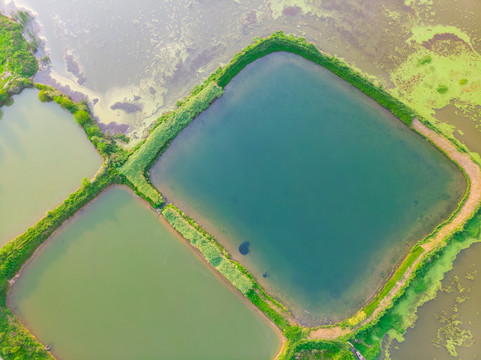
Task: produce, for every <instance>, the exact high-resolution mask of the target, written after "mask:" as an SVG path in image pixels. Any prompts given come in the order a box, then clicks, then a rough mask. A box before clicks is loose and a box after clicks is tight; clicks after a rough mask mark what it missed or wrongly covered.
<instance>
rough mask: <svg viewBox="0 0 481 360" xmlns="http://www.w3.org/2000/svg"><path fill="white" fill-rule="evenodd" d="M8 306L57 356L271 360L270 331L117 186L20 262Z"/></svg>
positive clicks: (69, 359)
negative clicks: (24, 262) (19, 268)
mask: <svg viewBox="0 0 481 360" xmlns="http://www.w3.org/2000/svg"><path fill="white" fill-rule="evenodd" d="M8 302H9V306H10V307H11V308H12V309H13V311H14V313H15V314H17V315H18V317H19V318H20V320H21V321H22V322H23V323H24V324H25V325H26V326H27V328H28V329H29V330H30V331H32V332H33V333H34V334H35V335H36V336H37V337H38V338H39V340H40V341H41V342H42V343H43V344H51V346H52V349H53V353H54V355H55V356H56V357H58V358H59V359H63V360H83V359H92V360H95V359H99V360H109V359H111V360H114V359H115V360H121V359H125V360H131V359H226V358H229V359H266V360H267V359H272V358H274V357H275V354H276V353H277V352H278V351H279V347H280V339H279V337H278V334H276V331H274V329H273V328H272V327H271V326H270V325H269V324H268V323H267V322H266V321H265V320H264V319H263V318H262V316H261V315H260V314H259V313H258V312H257V311H255V310H254V309H253V308H252V307H251V306H250V305H249V304H248V303H247V301H245V300H244V299H242V297H241V296H239V295H238V294H237V293H236V292H235V291H234V290H232V289H231V288H230V287H228V286H227V285H226V284H224V283H223V281H222V280H221V279H219V277H218V276H217V275H216V274H215V273H214V272H213V271H212V270H211V269H210V268H208V267H207V266H206V265H205V264H204V263H203V262H202V261H201V260H200V258H199V257H198V256H197V255H196V254H195V253H194V252H193V250H192V249H191V248H190V245H188V244H186V243H185V242H184V240H183V239H180V238H179V237H177V236H176V235H174V233H173V232H172V230H171V229H170V228H169V227H168V226H167V225H166V224H165V223H164V222H163V221H161V220H159V217H158V216H157V215H156V214H155V213H154V212H153V211H151V210H150V209H148V208H147V207H146V206H145V204H144V203H143V202H141V201H140V200H138V199H135V198H134V196H133V195H132V193H131V192H130V191H129V190H127V189H126V188H123V187H119V186H115V187H113V188H110V189H109V190H107V191H106V192H104V193H103V194H101V195H100V196H99V197H98V198H97V199H96V200H94V202H93V203H92V204H90V205H88V206H87V207H86V208H84V209H82V210H81V211H80V213H79V214H77V215H76V216H75V217H74V218H72V219H71V220H69V221H68V222H67V223H66V224H64V225H63V226H62V227H61V228H60V229H59V230H58V231H57V232H56V233H55V234H54V235H53V236H52V237H51V238H50V239H49V240H47V243H46V244H45V245H44V246H43V247H41V249H40V250H39V251H38V253H37V254H36V255H35V256H34V257H33V259H32V260H31V261H30V262H29V263H28V264H27V265H26V266H25V268H24V270H23V272H22V275H21V276H20V278H19V279H18V280H17V282H16V283H15V285H14V286H13V288H12V290H11V291H10V293H9V295H8Z"/></svg>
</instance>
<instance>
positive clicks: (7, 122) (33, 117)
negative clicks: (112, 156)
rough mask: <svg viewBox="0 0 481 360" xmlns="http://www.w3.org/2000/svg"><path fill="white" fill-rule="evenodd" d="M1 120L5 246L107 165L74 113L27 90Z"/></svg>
mask: <svg viewBox="0 0 481 360" xmlns="http://www.w3.org/2000/svg"><path fill="white" fill-rule="evenodd" d="M13 99H14V103H13V105H11V106H5V107H3V108H2V112H3V116H2V119H1V120H0V174H1V175H0V199H1V201H0V218H1V219H2V221H1V226H0V246H2V245H4V244H5V243H6V242H7V241H9V240H12V239H13V238H15V236H17V235H20V234H21V233H22V232H24V231H25V230H27V228H28V227H29V226H32V225H34V224H35V223H36V222H37V221H38V220H40V219H41V218H42V217H43V216H44V215H45V213H46V212H47V211H48V210H51V209H53V208H54V207H55V206H57V205H59V204H60V203H62V201H63V200H64V199H65V198H67V197H68V195H69V194H70V193H72V192H74V191H75V190H76V189H78V188H79V187H80V183H81V181H82V179H83V178H84V177H87V178H91V177H92V176H94V175H95V173H96V171H97V170H98V169H99V168H100V167H101V166H102V158H101V157H100V155H99V154H98V153H97V151H96V150H95V148H94V147H93V145H92V144H91V143H90V142H89V141H88V139H87V136H86V135H85V133H84V131H83V129H82V128H81V127H80V126H78V125H77V124H76V123H75V121H74V119H73V117H72V115H71V114H70V113H69V112H68V111H66V110H63V109H61V108H60V106H59V105H57V104H55V103H42V102H40V101H39V100H38V91H37V90H33V89H29V90H24V91H23V92H22V93H21V94H20V95H16V96H15V97H14V98H13Z"/></svg>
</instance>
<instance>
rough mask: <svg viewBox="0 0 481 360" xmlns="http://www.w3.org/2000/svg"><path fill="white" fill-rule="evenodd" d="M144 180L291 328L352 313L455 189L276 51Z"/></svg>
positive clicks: (336, 91) (423, 158) (357, 103)
mask: <svg viewBox="0 0 481 360" xmlns="http://www.w3.org/2000/svg"><path fill="white" fill-rule="evenodd" d="M151 178H152V181H153V183H154V184H155V185H156V186H157V187H158V188H159V189H160V191H161V192H162V193H163V194H164V195H165V196H166V198H167V200H168V201H169V202H173V203H174V204H176V205H178V206H179V207H181V208H182V209H183V210H184V211H186V212H187V213H188V214H189V215H191V216H192V217H193V218H194V219H195V220H197V221H198V222H199V223H200V224H201V225H202V226H204V227H205V228H206V230H208V231H209V232H211V233H212V234H214V235H215V236H216V237H217V238H218V240H219V241H220V242H221V243H222V244H224V245H225V246H226V248H227V249H228V250H229V251H230V253H231V254H232V255H233V257H234V258H236V259H238V260H239V261H240V262H241V263H242V264H244V265H245V266H246V267H247V268H248V269H249V270H250V271H251V272H252V273H253V275H254V276H255V277H256V279H257V280H258V281H259V282H260V283H261V284H262V285H263V286H264V287H265V288H266V289H267V290H268V291H269V292H270V293H271V294H273V295H274V296H275V297H276V298H278V299H279V300H281V301H282V302H283V303H285V304H286V305H287V306H288V308H289V309H290V310H291V312H292V313H293V314H294V316H295V317H296V318H297V319H299V320H300V321H301V322H302V323H304V324H319V323H326V322H329V321H336V320H340V319H342V318H344V317H345V316H347V315H349V314H351V313H353V312H354V311H356V310H357V309H358V308H359V307H361V306H362V305H363V304H364V303H365V302H366V301H367V300H368V299H369V297H370V296H372V295H373V293H374V292H375V291H376V290H377V289H378V288H379V286H380V285H381V284H382V282H383V281H384V280H385V279H386V278H387V277H388V275H389V274H390V273H391V271H392V270H393V266H394V265H395V264H396V263H397V262H398V261H400V260H401V258H402V256H404V255H406V254H407V252H408V250H409V248H410V247H411V246H412V245H413V244H414V243H415V242H416V241H418V240H419V239H421V238H422V237H423V236H425V235H426V234H427V233H428V232H430V231H431V230H432V229H433V228H434V227H435V226H436V225H437V224H439V223H440V222H441V221H442V220H444V219H446V218H447V217H449V215H450V213H451V212H452V211H454V209H455V208H456V204H457V202H458V201H459V200H460V199H461V198H462V195H463V194H464V191H465V187H466V184H465V179H464V177H463V175H462V174H461V173H460V171H458V170H457V169H456V167H455V166H454V165H453V164H452V163H451V162H450V161H449V160H448V159H446V158H445V157H444V156H443V155H442V154H441V153H439V152H438V151H437V150H436V149H435V148H434V147H432V146H431V145H430V144H429V143H428V142H427V141H426V140H425V139H423V138H422V137H420V136H419V135H417V134H415V133H414V132H413V131H411V130H410V129H408V128H407V127H406V126H405V125H403V124H402V123H401V121H400V120H398V119H396V118H395V117H393V116H392V115H391V114H390V113H389V112H388V111H387V110H385V109H383V108H381V107H380V106H379V105H378V104H377V103H375V102H374V101H373V100H372V99H370V98H369V97H367V96H366V95H364V94H362V93H361V92H359V91H358V90H357V89H355V88H354V87H352V86H350V85H349V84H347V83H346V82H345V81H343V80H342V79H340V78H338V77H337V76H335V75H334V74H332V73H330V72H329V71H327V70H325V69H323V68H321V67H320V66H317V65H315V64H313V63H311V62H308V61H306V60H304V59H302V58H300V57H298V56H295V55H292V54H285V53H279V54H272V55H269V56H267V57H265V58H263V59H260V60H258V61H256V62H254V63H253V64H251V65H249V66H248V67H247V68H246V69H244V70H243V71H242V72H241V73H240V74H239V75H238V76H236V78H235V79H234V80H233V81H232V82H231V83H230V84H229V85H228V86H227V87H226V89H225V94H224V95H223V96H222V98H220V99H219V100H217V101H216V102H215V103H214V104H212V105H211V107H210V108H209V109H208V110H207V111H205V112H204V113H202V114H201V115H200V116H199V117H198V118H197V119H195V120H194V121H193V122H192V123H191V124H190V125H189V126H188V127H187V129H186V130H185V131H184V132H183V133H182V134H181V135H180V136H179V137H178V138H176V139H175V141H174V142H173V143H172V145H171V146H170V148H169V149H168V150H167V151H166V153H165V154H164V155H163V156H162V157H161V158H160V160H159V161H158V163H157V164H156V165H155V166H154V167H153V169H152V171H151ZM246 241H248V243H247V244H246V243H245V242H246ZM241 245H242V246H241ZM239 247H240V249H239ZM241 252H242V253H244V254H245V255H243V254H241Z"/></svg>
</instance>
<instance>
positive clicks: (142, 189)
mask: <svg viewBox="0 0 481 360" xmlns="http://www.w3.org/2000/svg"><path fill="white" fill-rule="evenodd" d="M221 95H222V89H221V88H220V87H218V86H217V85H215V84H214V83H212V82H210V83H209V84H208V85H207V86H205V87H203V88H202V89H201V90H200V91H198V92H197V93H195V95H193V96H191V97H190V98H189V99H188V100H187V101H185V102H184V103H183V104H182V106H181V107H180V108H179V109H178V110H176V111H174V112H173V113H171V114H169V115H166V116H163V117H161V118H160V119H159V121H158V122H157V124H156V126H155V129H154V130H153V131H152V133H151V134H150V136H149V137H148V138H147V140H146V141H145V143H143V145H142V146H141V147H140V148H139V149H138V150H137V151H135V152H134V153H133V155H132V156H131V157H130V158H129V159H128V160H127V162H126V163H125V164H124V165H123V166H122V167H121V168H120V173H121V174H122V175H124V176H125V178H126V182H127V183H128V184H129V185H130V186H131V187H133V188H134V190H135V191H136V192H137V194H139V195H140V196H142V197H143V198H145V199H146V200H147V201H149V203H150V204H151V205H152V206H154V207H158V206H160V205H162V204H163V199H162V195H160V193H159V192H158V191H157V189H155V188H154V187H153V186H152V185H151V184H150V182H149V181H148V180H147V176H146V174H147V171H148V170H149V169H150V167H151V166H152V165H153V164H154V162H155V161H156V160H157V158H158V157H159V155H160V154H162V152H164V151H165V149H167V147H168V146H169V144H170V143H171V142H172V140H173V139H174V138H175V137H176V136H177V135H178V134H179V133H180V132H181V131H182V130H183V129H184V128H185V127H186V126H187V125H188V124H189V123H190V122H191V121H192V120H193V119H194V118H195V117H196V116H197V115H199V114H200V113H201V112H202V111H204V110H205V109H207V108H208V107H209V105H210V104H211V103H212V102H213V101H214V100H215V99H216V98H218V97H219V96H221Z"/></svg>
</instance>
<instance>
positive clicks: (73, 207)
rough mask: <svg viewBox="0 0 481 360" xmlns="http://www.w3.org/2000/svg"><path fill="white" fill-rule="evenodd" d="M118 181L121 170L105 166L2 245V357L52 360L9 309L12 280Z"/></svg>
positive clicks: (0, 249) (0, 316)
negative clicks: (42, 247) (62, 228)
mask: <svg viewBox="0 0 481 360" xmlns="http://www.w3.org/2000/svg"><path fill="white" fill-rule="evenodd" d="M116 180H118V179H117V172H116V171H115V169H113V168H104V169H103V170H102V171H101V173H99V174H98V175H97V177H96V178H95V179H94V180H93V181H92V182H91V183H90V182H86V181H84V180H83V181H82V186H81V188H80V189H79V190H77V191H76V192H74V193H73V194H71V195H70V196H69V198H68V199H67V200H65V201H64V202H63V204H61V205H59V206H58V207H56V208H55V209H54V210H52V211H49V212H47V215H46V216H45V217H44V218H43V219H42V220H40V221H39V222H38V223H37V224H36V225H34V226H33V227H31V228H29V229H28V230H27V231H26V232H25V233H24V234H22V235H20V236H18V237H17V238H16V239H14V240H12V241H10V242H9V243H7V244H6V245H5V246H4V247H2V248H0V356H1V357H3V358H4V359H5V360H7V359H51V357H50V354H49V353H48V352H46V351H45V350H44V349H43V348H42V346H41V345H40V344H39V343H38V342H37V341H36V340H35V339H34V338H33V337H32V335H30V334H29V333H28V332H27V330H25V329H24V328H23V326H22V325H21V324H20V323H19V322H18V320H16V319H15V317H14V316H13V315H12V313H11V312H10V311H9V310H8V309H7V308H6V292H7V287H8V282H9V280H10V279H12V278H13V277H14V276H15V274H17V273H18V271H19V270H20V268H21V267H22V265H23V264H24V263H25V261H27V260H28V258H30V257H31V256H32V254H33V253H34V252H35V250H36V249H37V248H38V246H39V245H40V244H42V243H43V242H44V241H45V240H46V239H47V238H48V237H49V236H50V235H52V233H53V232H54V231H55V230H56V229H58V227H59V226H60V225H61V224H62V223H63V222H64V221H65V220H67V219H68V218H69V217H71V216H72V215H73V214H75V213H76V212H77V211H78V210H79V209H80V208H81V207H83V206H84V205H86V204H87V203H88V202H90V201H91V200H93V199H94V198H95V197H96V196H97V195H98V194H100V192H101V191H103V190H104V189H106V188H107V187H108V186H109V185H110V184H112V183H113V182H114V181H116Z"/></svg>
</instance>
